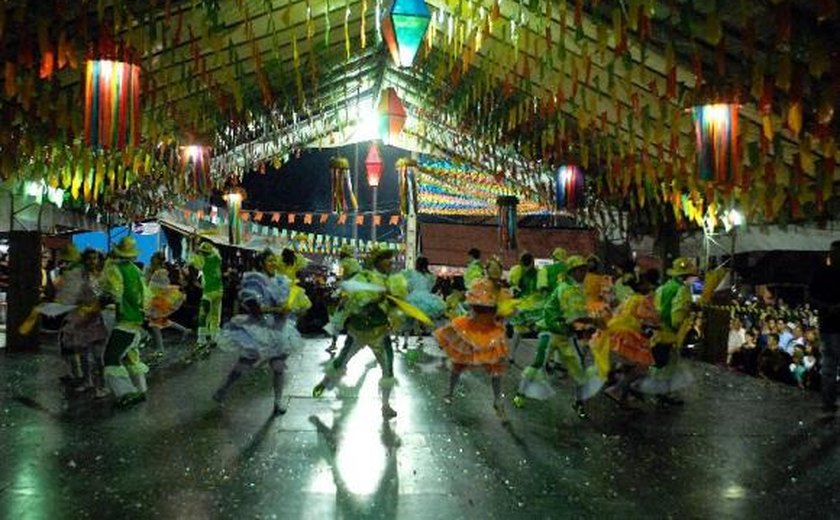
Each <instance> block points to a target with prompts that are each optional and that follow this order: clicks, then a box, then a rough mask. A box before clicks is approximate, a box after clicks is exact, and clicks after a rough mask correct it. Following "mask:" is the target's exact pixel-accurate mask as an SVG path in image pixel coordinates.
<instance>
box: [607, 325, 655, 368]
mask: <svg viewBox="0 0 840 520" xmlns="http://www.w3.org/2000/svg"><path fill="white" fill-rule="evenodd" d="M610 347H611V348H612V351H613V352H615V353H616V354H618V355H619V356H621V357H623V358H624V359H626V360H628V361H630V362H632V363H636V364H638V365H642V366H650V365H652V364H653V355H652V354H651V351H650V339H649V338H648V337H647V336H645V335H644V334H642V333H641V332H637V331H635V330H618V331H615V332H612V334H610Z"/></svg>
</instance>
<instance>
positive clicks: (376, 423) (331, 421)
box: [308, 350, 399, 498]
mask: <svg viewBox="0 0 840 520" xmlns="http://www.w3.org/2000/svg"><path fill="white" fill-rule="evenodd" d="M380 376H381V372H380V370H379V367H378V366H377V365H376V362H375V360H374V358H373V355H372V354H371V353H370V351H368V350H363V351H361V352H359V354H357V355H356V356H355V357H354V358H353V359H352V360H351V362H350V363H349V364H348V366H347V373H346V375H345V376H344V377H343V378H342V381H341V383H340V384H339V386H338V387H337V391H336V395H338V396H342V395H346V394H349V393H351V392H350V390H351V389H352V390H355V392H352V393H356V394H357V395H358V399H347V400H344V401H343V402H342V403H341V404H340V405H338V406H334V407H333V409H332V416H331V417H317V418H316V417H313V418H312V422H314V423H315V424H316V426H317V427H318V429H319V431H320V432H321V434H322V438H323V440H324V442H325V444H326V449H327V450H328V451H329V452H330V456H331V460H329V461H325V460H321V461H319V462H318V463H317V465H316V466H315V467H314V468H313V469H312V471H311V475H312V480H311V481H310V483H309V485H308V489H309V490H310V491H312V492H316V493H336V494H337V495H339V494H343V495H347V494H349V495H355V496H356V497H357V498H362V497H366V496H370V495H374V494H376V493H377V491H378V490H379V489H380V487H381V486H382V485H383V478H384V477H385V470H386V467H387V465H388V458H389V457H394V456H395V454H394V453H393V452H392V449H391V448H392V447H393V443H392V442H391V439H393V435H394V434H393V432H391V430H390V427H389V426H388V425H387V423H384V424H383V421H382V412H381V401H380V399H379V378H380ZM398 391H399V389H397V390H395V393H396V392H398ZM326 398H330V397H329V396H327V397H326ZM394 403H397V400H396V398H395V399H394ZM395 406H396V404H395ZM386 444H389V445H386ZM325 466H328V467H329V468H330V469H331V471H324V469H326V468H325Z"/></svg>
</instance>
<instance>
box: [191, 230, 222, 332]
mask: <svg viewBox="0 0 840 520" xmlns="http://www.w3.org/2000/svg"><path fill="white" fill-rule="evenodd" d="M190 263H192V264H193V265H194V266H195V267H196V268H197V269H199V270H201V280H202V285H201V304H200V307H199V310H198V344H199V345H204V344H206V343H213V342H215V339H216V335H217V334H218V333H219V326H220V324H221V321H222V294H223V285H222V257H221V255H219V251H218V250H217V249H216V248H215V247H213V246H212V245H210V244H209V243H208V242H205V243H203V244H201V246H200V247H199V249H198V254H196V255H193V257H192V259H191V260H190Z"/></svg>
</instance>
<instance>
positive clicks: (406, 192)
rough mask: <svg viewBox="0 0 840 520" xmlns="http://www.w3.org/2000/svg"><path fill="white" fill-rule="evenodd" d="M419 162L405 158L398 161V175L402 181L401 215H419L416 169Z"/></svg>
mask: <svg viewBox="0 0 840 520" xmlns="http://www.w3.org/2000/svg"><path fill="white" fill-rule="evenodd" d="M415 166H417V161H415V160H414V159H411V158H409V157H403V158H402V159H400V160H398V161H397V173H398V174H399V180H400V213H402V214H403V215H413V214H415V213H417V184H416V179H415V177H414V168H415Z"/></svg>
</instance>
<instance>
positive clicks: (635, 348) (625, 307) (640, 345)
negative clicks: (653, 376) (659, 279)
mask: <svg viewBox="0 0 840 520" xmlns="http://www.w3.org/2000/svg"><path fill="white" fill-rule="evenodd" d="M654 283H655V282H653V281H652V280H650V279H649V278H648V277H646V276H645V277H641V278H640V279H639V282H638V283H637V284H636V288H637V289H638V291H639V292H638V293H633V294H632V295H630V296H628V297H626V299H625V300H624V302H623V303H622V304H621V305H620V306H619V307H618V309H617V310H616V312H615V314H614V315H613V317H612V318H611V319H610V320H609V322H608V323H607V327H606V329H605V330H604V331H602V332H601V333H600V334H599V335H598V337H597V338H593V340H592V341H593V342H596V343H598V342H604V343H606V344H607V346H606V348H608V349H609V350H611V351H612V355H613V359H614V360H615V361H616V364H617V365H618V368H617V369H616V370H615V372H614V375H615V376H616V382H615V383H614V384H613V385H612V386H610V387H609V388H607V389H606V390H604V394H605V395H606V396H607V397H609V398H610V399H612V400H614V401H616V402H617V403H618V404H619V405H622V406H624V405H626V403H627V399H628V397H629V396H630V394H631V391H632V385H633V383H634V382H635V381H636V380H638V379H640V378H641V377H643V376H644V375H645V374H646V373H647V371H648V368H649V367H650V366H651V365H652V364H653V355H652V354H651V350H650V337H651V335H652V334H653V332H654V331H655V330H656V329H658V328H659V315H658V314H657V312H656V307H655V305H654V302H653V293H652V290H653V287H654ZM628 288H629V287H628ZM595 349H596V347H593V350H595Z"/></svg>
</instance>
